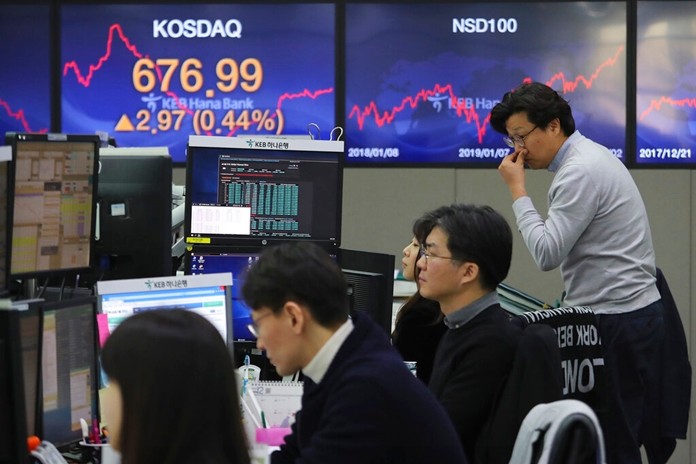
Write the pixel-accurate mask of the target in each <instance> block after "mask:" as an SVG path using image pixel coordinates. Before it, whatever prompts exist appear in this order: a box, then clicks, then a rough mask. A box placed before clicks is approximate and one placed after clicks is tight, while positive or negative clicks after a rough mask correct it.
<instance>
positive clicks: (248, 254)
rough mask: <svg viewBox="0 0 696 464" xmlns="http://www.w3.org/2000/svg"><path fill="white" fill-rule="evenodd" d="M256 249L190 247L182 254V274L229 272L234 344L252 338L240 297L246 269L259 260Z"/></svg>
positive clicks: (247, 314)
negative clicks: (184, 266) (183, 266)
mask: <svg viewBox="0 0 696 464" xmlns="http://www.w3.org/2000/svg"><path fill="white" fill-rule="evenodd" d="M260 253H261V251H260V249H258V248H253V249H248V250H235V251H224V250H219V249H210V248H207V249H206V248H200V247H192V249H191V251H190V252H188V253H187V254H186V260H185V263H186V264H185V265H186V271H185V272H186V274H190V275H206V274H214V273H219V272H231V273H232V279H233V280H232V281H233V284H232V306H231V313H230V314H231V317H232V333H233V335H234V336H233V341H235V342H253V341H255V340H256V337H255V336H254V335H253V334H252V333H251V332H250V331H249V329H248V328H247V326H248V325H249V324H250V323H251V322H252V319H251V308H249V307H248V306H247V305H246V303H244V300H243V298H242V285H243V284H244V275H245V273H246V270H247V269H248V267H249V266H250V265H251V264H252V263H254V262H255V261H256V260H257V259H259V255H260Z"/></svg>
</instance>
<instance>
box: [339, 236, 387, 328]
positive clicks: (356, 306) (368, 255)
mask: <svg viewBox="0 0 696 464" xmlns="http://www.w3.org/2000/svg"><path fill="white" fill-rule="evenodd" d="M338 262H339V264H340V266H341V269H342V270H343V275H344V276H345V279H346V283H347V284H348V297H349V304H350V310H351V313H355V312H358V313H367V314H369V315H370V317H372V318H373V319H374V321H375V322H377V324H379V325H380V326H381V327H382V328H383V329H384V330H385V331H386V332H387V333H391V326H392V306H393V304H392V303H393V300H394V295H393V293H394V255H389V254H383V253H372V252H367V251H357V250H345V249H340V250H339V253H338Z"/></svg>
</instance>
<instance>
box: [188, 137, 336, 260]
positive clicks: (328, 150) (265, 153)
mask: <svg viewBox="0 0 696 464" xmlns="http://www.w3.org/2000/svg"><path fill="white" fill-rule="evenodd" d="M342 158H343V142H339V141H327V140H309V139H297V138H259V137H243V136H240V137H216V136H191V137H189V143H188V153H187V167H186V176H187V177H186V219H185V225H184V229H185V237H186V242H187V243H188V244H198V245H203V244H205V245H221V246H266V245H270V244H273V243H278V242H283V241H288V240H307V241H312V242H314V243H317V244H320V245H322V246H324V247H325V248H327V249H329V248H337V247H338V246H339V245H340V234H341V207H342V183H343V170H342Z"/></svg>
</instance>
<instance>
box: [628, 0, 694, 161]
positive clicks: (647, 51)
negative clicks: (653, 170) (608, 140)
mask: <svg viewBox="0 0 696 464" xmlns="http://www.w3.org/2000/svg"><path fill="white" fill-rule="evenodd" d="M637 8H638V11H637V15H638V29H637V61H636V68H637V71H636V79H637V81H636V90H637V95H636V135H637V137H636V163H637V164H642V165H646V166H655V165H665V166H672V167H674V166H679V165H688V164H691V165H693V164H694V163H695V162H696V8H694V5H693V3H691V2H675V1H667V2H662V1H660V2H654V1H653V2H648V1H639V2H638V7H637Z"/></svg>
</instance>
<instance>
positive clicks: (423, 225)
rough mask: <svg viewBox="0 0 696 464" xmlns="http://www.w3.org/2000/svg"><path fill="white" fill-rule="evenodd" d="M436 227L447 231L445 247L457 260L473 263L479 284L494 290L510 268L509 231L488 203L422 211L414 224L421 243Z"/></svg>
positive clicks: (510, 237) (504, 221) (500, 216)
mask: <svg viewBox="0 0 696 464" xmlns="http://www.w3.org/2000/svg"><path fill="white" fill-rule="evenodd" d="M436 226H438V227H440V228H442V230H443V231H444V232H445V233H446V234H447V248H448V249H449V251H450V253H452V257H453V258H455V259H456V260H458V261H469V262H472V263H476V264H477V265H478V267H479V273H480V279H481V285H482V286H483V288H485V289H488V290H494V289H495V288H496V287H497V286H498V284H499V283H500V282H502V281H503V280H504V279H505V277H507V274H508V272H509V271H510V263H511V261H512V230H511V229H510V225H509V224H508V222H507V221H506V220H505V218H504V217H503V216H502V215H501V214H500V213H498V212H497V211H496V210H494V209H493V208H491V207H490V206H478V205H470V204H453V205H449V206H441V207H440V208H438V209H435V210H433V211H430V212H427V213H425V214H424V215H423V216H421V217H420V218H419V219H417V220H416V222H415V223H414V225H413V232H414V234H415V236H416V238H417V239H418V241H419V242H420V243H425V242H426V239H427V237H428V235H429V234H430V232H431V231H432V230H433V228H435V227H436Z"/></svg>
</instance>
